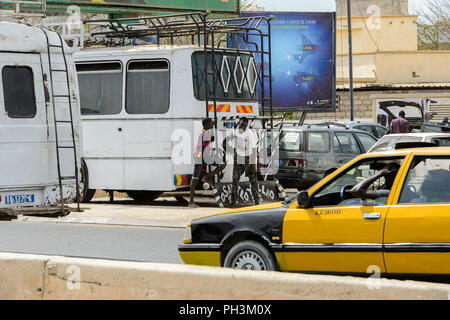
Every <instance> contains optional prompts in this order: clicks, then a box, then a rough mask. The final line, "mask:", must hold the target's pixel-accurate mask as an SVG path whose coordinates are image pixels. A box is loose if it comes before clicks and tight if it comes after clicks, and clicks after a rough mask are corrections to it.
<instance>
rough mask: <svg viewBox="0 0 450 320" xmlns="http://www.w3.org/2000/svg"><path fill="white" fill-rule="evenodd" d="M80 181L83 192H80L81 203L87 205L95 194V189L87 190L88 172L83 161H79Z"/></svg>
mask: <svg viewBox="0 0 450 320" xmlns="http://www.w3.org/2000/svg"><path fill="white" fill-rule="evenodd" d="M81 181H82V182H83V190H81V193H80V197H81V200H80V202H81V203H89V202H90V201H91V200H92V198H93V197H94V194H95V189H89V172H88V168H87V165H86V162H84V160H81Z"/></svg>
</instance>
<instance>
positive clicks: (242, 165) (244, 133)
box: [231, 118, 261, 207]
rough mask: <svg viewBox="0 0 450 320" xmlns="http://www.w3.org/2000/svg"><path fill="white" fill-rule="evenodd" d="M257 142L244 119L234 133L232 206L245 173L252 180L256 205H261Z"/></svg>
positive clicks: (235, 201) (234, 204) (246, 120)
mask: <svg viewBox="0 0 450 320" xmlns="http://www.w3.org/2000/svg"><path fill="white" fill-rule="evenodd" d="M256 145H257V140H256V138H255V137H254V135H253V133H252V131H251V130H250V129H248V119H247V118H242V119H241V120H240V122H239V124H238V127H237V128H236V129H235V131H234V147H235V150H234V152H235V153H234V164H233V189H232V193H231V206H232V207H235V206H236V203H237V192H238V184H239V180H240V179H241V176H242V174H243V173H244V172H247V175H248V177H249V179H250V185H251V190H252V195H253V199H254V201H255V204H256V205H259V204H261V199H260V197H259V190H258V182H257V173H256V164H257V150H256Z"/></svg>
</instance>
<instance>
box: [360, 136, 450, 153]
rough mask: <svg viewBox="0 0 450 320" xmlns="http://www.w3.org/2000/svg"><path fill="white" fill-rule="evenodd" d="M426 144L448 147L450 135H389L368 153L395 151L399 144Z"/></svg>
mask: <svg viewBox="0 0 450 320" xmlns="http://www.w3.org/2000/svg"><path fill="white" fill-rule="evenodd" d="M407 142H409V143H413V142H427V143H432V144H435V145H436V146H450V133H438V132H418V133H403V134H389V135H386V136H384V137H383V138H381V139H380V140H378V142H377V143H376V144H374V145H373V146H372V148H370V150H369V151H368V152H376V151H386V150H392V149H395V146H396V145H397V144H399V143H407Z"/></svg>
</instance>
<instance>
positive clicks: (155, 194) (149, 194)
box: [127, 190, 163, 202]
mask: <svg viewBox="0 0 450 320" xmlns="http://www.w3.org/2000/svg"><path fill="white" fill-rule="evenodd" d="M127 194H128V196H130V198H132V199H133V200H136V201H139V202H147V201H153V200H156V199H158V198H159V197H160V196H161V195H162V194H163V192H161V191H135V190H130V191H127Z"/></svg>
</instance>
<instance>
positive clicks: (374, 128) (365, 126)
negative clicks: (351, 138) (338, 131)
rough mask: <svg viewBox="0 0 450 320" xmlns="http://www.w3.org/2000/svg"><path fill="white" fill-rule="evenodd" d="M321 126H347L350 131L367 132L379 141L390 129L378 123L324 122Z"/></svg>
mask: <svg viewBox="0 0 450 320" xmlns="http://www.w3.org/2000/svg"><path fill="white" fill-rule="evenodd" d="M321 124H330V125H333V124H336V125H342V126H346V127H347V128H349V129H356V130H362V131H366V132H368V133H370V134H371V135H373V136H374V137H375V138H377V139H380V138H381V137H383V136H385V135H386V134H387V133H388V132H389V129H388V128H386V127H385V126H382V125H381V124H379V123H376V122H364V121H349V122H323V123H321Z"/></svg>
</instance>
